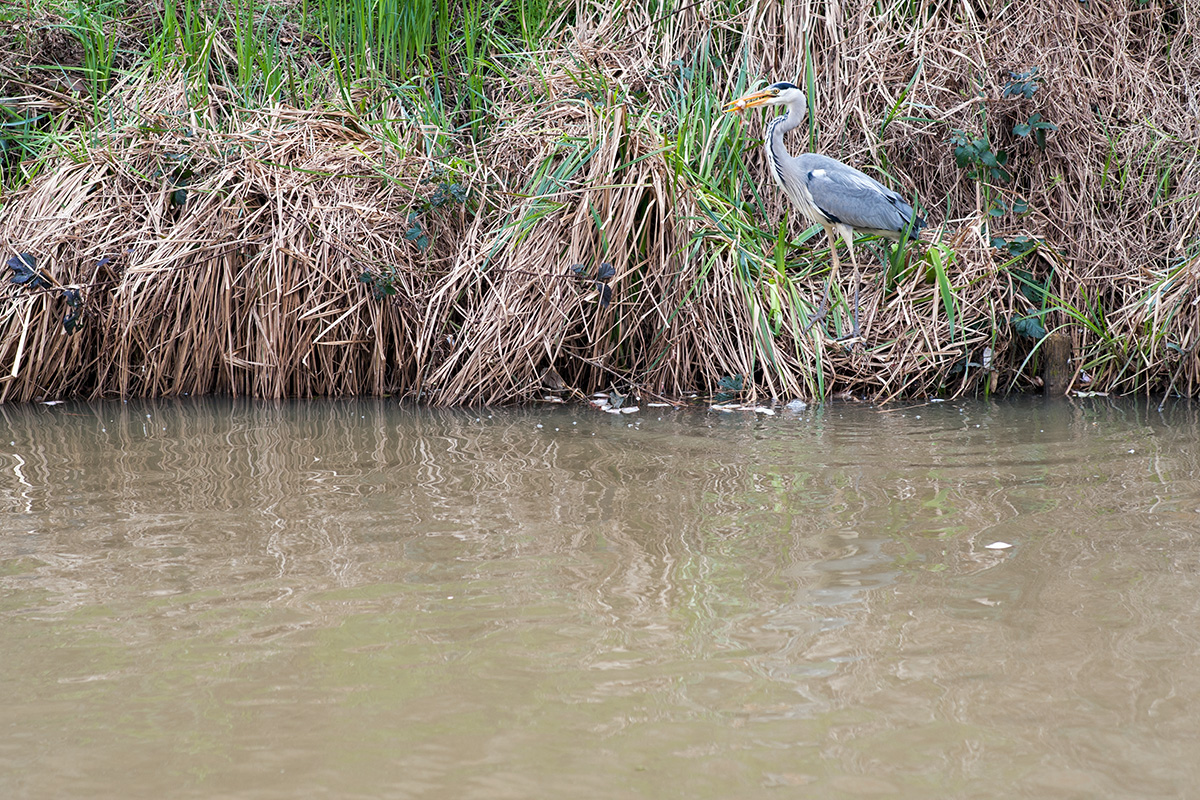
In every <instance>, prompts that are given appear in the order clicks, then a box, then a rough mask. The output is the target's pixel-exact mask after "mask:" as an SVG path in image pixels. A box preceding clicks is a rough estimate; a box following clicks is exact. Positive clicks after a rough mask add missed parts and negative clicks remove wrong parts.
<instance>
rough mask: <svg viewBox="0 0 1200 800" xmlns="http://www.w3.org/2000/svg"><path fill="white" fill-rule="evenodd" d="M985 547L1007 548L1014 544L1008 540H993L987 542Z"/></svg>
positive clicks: (993, 548) (992, 548) (989, 548)
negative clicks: (989, 542)
mask: <svg viewBox="0 0 1200 800" xmlns="http://www.w3.org/2000/svg"><path fill="white" fill-rule="evenodd" d="M984 547H986V548H987V549H988V550H1007V549H1008V548H1010V547H1012V545H1011V544H1009V543H1008V542H992V543H991V544H985V545H984Z"/></svg>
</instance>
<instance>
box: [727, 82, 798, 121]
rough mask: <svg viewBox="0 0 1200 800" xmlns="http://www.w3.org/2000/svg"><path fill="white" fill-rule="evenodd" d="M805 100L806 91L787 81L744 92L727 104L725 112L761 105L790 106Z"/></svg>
mask: <svg viewBox="0 0 1200 800" xmlns="http://www.w3.org/2000/svg"><path fill="white" fill-rule="evenodd" d="M804 102H805V97H804V92H802V91H801V90H800V88H799V87H797V86H796V85H795V84H792V83H788V82H787V81H780V82H779V83H772V84H771V85H770V86H768V87H767V88H765V89H759V90H758V91H757V92H750V94H744V95H742V96H741V97H739V98H738V99H737V100H734V101H732V102H730V103H727V104H726V105H725V113H727V114H728V113H729V112H730V111H745V110H746V109H748V108H758V107H759V106H788V105H791V104H792V103H800V104H801V105H803V104H804Z"/></svg>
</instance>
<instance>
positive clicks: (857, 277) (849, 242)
mask: <svg viewBox="0 0 1200 800" xmlns="http://www.w3.org/2000/svg"><path fill="white" fill-rule="evenodd" d="M846 247H847V248H848V249H849V250H850V263H852V264H853V265H854V328H853V329H852V331H851V334H850V335H851V336H852V337H853V338H855V339H857V338H859V336H860V335H861V333H862V331H860V330H859V327H858V295H859V290H860V289H861V288H862V274H861V273H860V272H859V271H858V259H856V258H855V257H854V234H853V233H851V234H850V236H848V237H846Z"/></svg>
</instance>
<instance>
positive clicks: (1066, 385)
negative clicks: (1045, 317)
mask: <svg viewBox="0 0 1200 800" xmlns="http://www.w3.org/2000/svg"><path fill="white" fill-rule="evenodd" d="M1074 377H1075V370H1074V369H1072V367H1071V335H1070V334H1069V333H1067V332H1066V331H1055V332H1054V333H1051V334H1050V335H1048V336H1047V337H1046V341H1044V342H1042V381H1043V384H1044V388H1043V391H1044V392H1045V393H1046V394H1047V395H1050V396H1055V397H1061V396H1063V395H1064V394H1066V393H1067V390H1068V389H1070V388H1071V381H1072V379H1073V378H1074Z"/></svg>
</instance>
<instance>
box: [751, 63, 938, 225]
mask: <svg viewBox="0 0 1200 800" xmlns="http://www.w3.org/2000/svg"><path fill="white" fill-rule="evenodd" d="M774 86H775V87H786V88H783V89H782V90H781V92H780V95H779V96H780V99H781V100H783V101H784V103H783V104H785V105H786V106H787V109H788V113H787V114H786V115H783V116H779V117H776V118H775V119H773V120H771V121H770V123H768V124H767V135H766V136H765V137H764V141H763V144H764V146H765V149H766V151H767V162H768V164H769V166H770V171H771V177H773V178H774V179H775V183H776V185H777V186H779V188H780V189H781V190H782V191H783V193H784V194H785V195H787V196H788V199H790V200H791V201H792V203H794V204H795V205H796V206H797V207H798V208H799V209H800V211H801V212H802V213H803V214H804V215H805V216H806V217H808V218H809V219H810V220H812V221H813V222H815V223H818V224H820V225H826V224H830V225H839V224H840V225H844V226H846V227H848V228H852V229H854V230H857V231H861V232H862V233H870V234H874V235H876V236H886V237H887V238H889V239H894V240H899V238H900V235H901V232H902V231H903V230H904V229H905V228H906V227H908V226H909V224H910V223H911V225H912V227H911V231H913V232H914V233H915V232H916V231H919V230H920V229H921V228H922V227H923V226H924V224H925V220H923V219H921V217H919V216H917V215H916V213H915V212H914V211H913V207H912V206H911V205H909V203H908V201H906V200H905V199H904V198H903V197H901V196H900V195H899V194H897V193H896V192H893V191H892V190H891V189H889V188H887V187H886V186H884V185H883V184H881V183H880V182H879V181H877V180H875V179H874V178H872V177H871V176H870V175H867V174H866V173H864V172H861V171H860V170H857V169H855V168H854V167H851V166H850V165H848V164H843V163H842V162H841V161H838V160H837V159H836V158H830V157H829V156H823V155H819V154H817V153H804V154H802V155H799V156H792V155H790V154H789V153H788V151H787V146H786V145H785V144H784V142H783V137H784V134H786V133H788V132H790V131H793V130H795V129H796V128H798V127H800V125H802V124H803V123H804V119H805V117H806V116H807V111H806V109H805V107H804V94H803V93H802V92H801V91H800V90H799V89H797V88H796V87H794V86H792V85H791V84H778V83H777V84H775V85H774ZM773 88H774V87H773ZM840 232H841V231H839V233H840ZM848 241H849V240H848Z"/></svg>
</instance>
